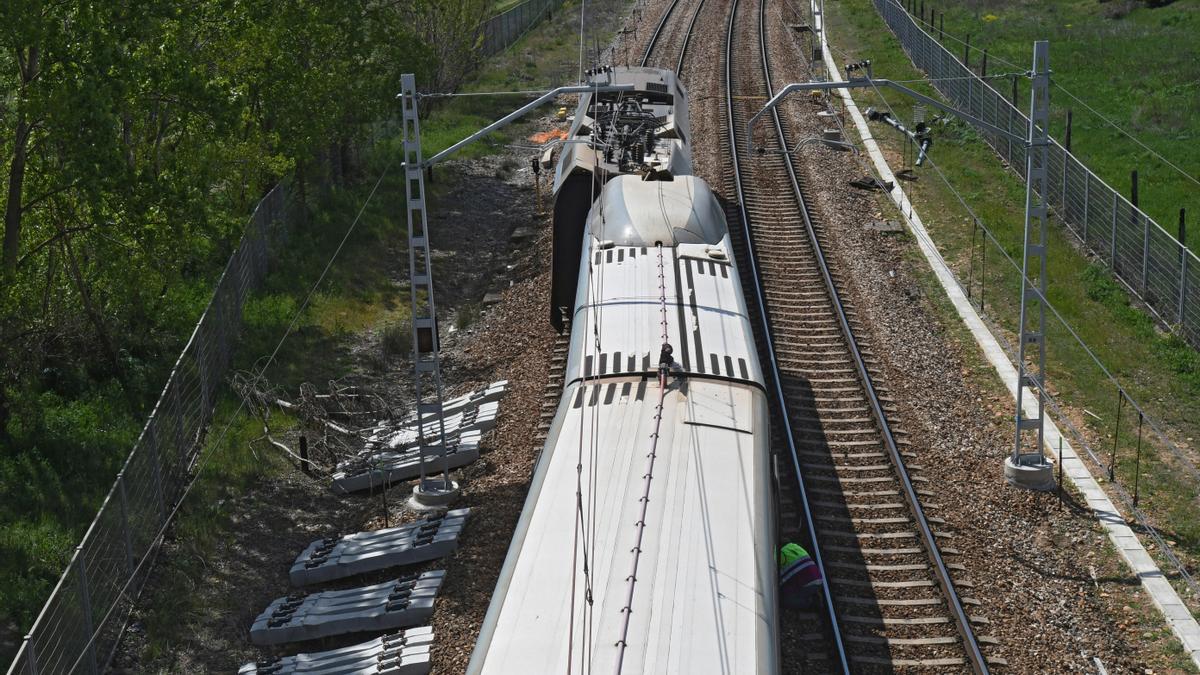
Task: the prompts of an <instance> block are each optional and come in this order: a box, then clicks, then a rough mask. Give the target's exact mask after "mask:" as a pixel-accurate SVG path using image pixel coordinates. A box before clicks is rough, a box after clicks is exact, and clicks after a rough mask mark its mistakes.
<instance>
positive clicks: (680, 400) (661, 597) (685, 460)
mask: <svg viewBox="0 0 1200 675" xmlns="http://www.w3.org/2000/svg"><path fill="white" fill-rule="evenodd" d="M677 382H682V384H672V385H671V388H670V389H669V390H668V393H667V396H666V400H665V403H664V409H663V420H662V427H661V431H660V436H659V441H658V445H657V453H656V454H657V459H656V461H655V466H654V471H653V480H652V481H651V482H650V495H649V499H648V502H647V504H648V507H647V509H648V510H647V513H646V518H645V531H644V536H643V539H642V541H641V557H640V560H639V563H638V572H637V575H636V583H635V585H634V589H633V601H632V603H631V605H630V606H631V607H632V612H631V613H630V614H629V617H630V618H629V630H628V635H627V647H626V650H625V653H624V656H623V660H622V663H623V668H622V669H621V672H625V673H628V674H630V675H633V674H634V673H639V674H650V673H692V674H695V675H706V674H709V673H711V674H713V675H716V674H717V673H764V672H777V670H778V664H777V662H776V658H777V656H776V653H777V652H776V649H775V635H774V616H775V611H774V604H775V583H776V582H775V577H776V570H775V565H774V560H773V554H772V552H771V544H770V542H769V538H770V536H771V534H772V527H773V526H772V523H771V516H770V513H771V511H770V506H769V499H770V494H771V490H770V485H769V480H770V479H769V475H770V474H769V469H768V467H767V466H766V464H767V462H769V456H770V454H769V452H767V450H766V448H765V444H766V443H767V438H766V437H767V436H768V432H767V429H768V423H767V404H766V398H765V396H763V394H762V393H761V392H760V391H759V390H758V389H756V388H753V387H747V386H744V385H739V384H737V383H731V382H721V381H714V380H690V379H689V380H680V381H677ZM681 387H682V388H681ZM658 399H659V394H658V383H657V381H655V380H653V379H649V380H647V379H641V380H637V379H633V378H626V379H625V381H620V380H605V381H601V382H600V383H599V384H587V385H583V384H576V385H573V386H571V387H568V390H567V392H566V396H565V397H564V399H563V402H562V404H561V405H560V408H559V414H558V416H557V417H556V421H555V425H554V427H553V428H552V430H551V436H550V438H551V441H550V442H548V443H547V446H546V449H545V451H544V453H543V456H542V458H541V460H540V461H539V464H538V470H537V473H536V474H535V477H534V480H533V484H532V485H531V486H530V492H529V497H528V501H527V502H526V506H525V510H524V512H523V514H522V518H521V522H520V524H518V527H517V532H516V534H515V536H514V539H513V545H512V546H513V548H512V549H511V550H510V552H509V557H508V560H507V561H506V563H505V569H504V571H503V572H502V573H501V578H500V582H499V584H498V585H497V587H496V592H495V594H494V595H493V600H492V607H491V608H490V609H489V612H488V617H487V618H486V619H485V621H484V626H483V628H482V631H481V635H480V641H479V644H478V646H477V647H476V651H475V654H474V655H473V657H472V662H471V666H470V667H469V668H468V672H469V673H480V674H484V675H509V674H512V675H528V674H529V673H563V672H568V671H569V668H568V665H567V664H568V662H572V663H574V664H579V663H580V662H581V661H582V660H585V659H586V660H588V661H590V663H591V668H589V669H587V670H590V671H594V672H605V673H610V672H615V671H616V668H615V665H616V664H615V661H616V658H617V652H618V649H617V647H616V644H617V642H618V641H619V640H620V638H621V634H622V624H623V621H624V619H625V616H626V614H625V612H624V611H623V608H624V607H625V604H626V598H627V597H628V593H629V581H630V579H629V577H630V576H631V575H630V570H631V564H632V560H633V558H632V556H633V553H632V549H633V548H634V547H635V546H637V543H636V537H637V527H636V523H637V522H638V520H639V515H640V508H641V505H642V502H641V499H640V498H641V496H642V494H643V490H644V485H645V483H646V481H645V474H646V471H647V463H646V462H647V460H646V455H647V452H648V451H649V448H650V438H651V434H652V432H653V431H654V409H655V407H656V405H657V403H658ZM585 432H586V433H585ZM583 438H587V439H591V440H588V441H586V442H584V441H581V439H583ZM581 443H583V445H581ZM593 448H594V449H595V450H596V452H595V455H594V456H591V457H589V456H588V455H587V454H585V455H584V456H583V458H582V460H581V459H580V452H581V449H582V451H583V452H584V453H590V452H591V449H593ZM580 463H582V465H583V469H582V472H581V475H580V476H577V473H576V466H577V464H580ZM577 478H578V481H580V482H581V483H582V485H584V486H587V487H585V490H586V495H587V497H586V498H587V499H588V500H589V501H588V504H590V503H591V502H590V500H591V499H593V498H594V499H595V506H594V509H593V508H591V507H590V506H585V507H584V510H583V511H582V514H581V515H582V516H583V519H584V520H585V522H586V525H585V527H586V528H587V535H586V537H587V541H588V544H587V550H586V555H587V556H588V557H589V558H588V567H589V573H588V574H587V575H584V574H583V572H582V562H581V561H582V557H581V556H582V555H583V554H582V553H581V552H580V548H577V547H576V546H575V544H574V542H575V541H576V539H575V533H576V532H578V531H579V525H578V523H577V521H576V517H577V515H578V514H580V512H579V510H578V509H577V498H576V486H577V485H578V484H580V483H579V482H577ZM580 547H582V545H580ZM585 586H590V595H591V597H592V598H593V601H594V602H593V604H592V605H591V607H590V610H588V611H590V612H591V617H590V620H585V618H584V612H585V607H586V606H587V603H586V602H585V599H584V597H585V596H584V588H585ZM572 605H574V617H573V618H572ZM585 654H587V656H585Z"/></svg>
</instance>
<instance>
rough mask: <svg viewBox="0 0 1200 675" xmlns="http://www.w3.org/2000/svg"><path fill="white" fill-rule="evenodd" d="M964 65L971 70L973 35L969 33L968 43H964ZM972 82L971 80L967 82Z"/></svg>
mask: <svg viewBox="0 0 1200 675" xmlns="http://www.w3.org/2000/svg"><path fill="white" fill-rule="evenodd" d="M963 65H964V66H966V67H967V70H970V69H971V34H970V33H967V41H966V42H965V43H963ZM967 81H968V82H970V80H967Z"/></svg>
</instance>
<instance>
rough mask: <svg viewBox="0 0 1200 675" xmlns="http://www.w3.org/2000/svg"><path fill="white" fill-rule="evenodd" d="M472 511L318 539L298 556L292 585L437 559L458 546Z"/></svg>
mask: <svg viewBox="0 0 1200 675" xmlns="http://www.w3.org/2000/svg"><path fill="white" fill-rule="evenodd" d="M470 511H471V510H470V509H457V510H454V511H449V512H447V513H438V514H435V515H431V516H426V517H425V518H422V519H421V520H418V521H415V522H412V523H407V524H405V525H400V526H397V527H389V528H387V529H383V530H375V531H373V532H356V533H354V534H348V535H345V536H340V537H326V538H324V539H318V540H316V541H314V542H313V543H311V544H309V545H308V548H306V549H304V552H303V553H301V554H300V556H299V557H298V558H296V562H295V563H294V564H293V565H292V569H291V572H290V574H289V578H290V580H291V582H292V585H293V586H307V585H309V584H316V583H321V582H323V581H332V580H334V579H342V578H345V577H349V576H353V575H355V574H362V573H364V572H374V571H376V570H381V569H385V568H388V567H395V566H397V565H413V564H416V563H422V562H427V561H429V560H436V559H438V558H441V557H443V556H445V555H447V554H449V553H451V552H453V551H454V550H455V549H456V548H458V535H459V534H460V533H461V532H462V528H463V525H464V524H465V522H466V520H467V514H468V513H470Z"/></svg>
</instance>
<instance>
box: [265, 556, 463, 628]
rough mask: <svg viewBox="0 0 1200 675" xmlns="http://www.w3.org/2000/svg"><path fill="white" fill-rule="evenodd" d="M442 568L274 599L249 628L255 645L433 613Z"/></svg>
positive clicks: (392, 624)
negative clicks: (386, 580) (348, 587)
mask: <svg viewBox="0 0 1200 675" xmlns="http://www.w3.org/2000/svg"><path fill="white" fill-rule="evenodd" d="M444 575H445V572H444V571H442V570H433V571H430V572H424V573H422V574H419V575H418V574H409V575H405V576H403V577H400V578H399V579H396V580H394V581H388V582H384V583H382V584H374V585H372V586H363V587H361V588H350V589H346V590H341V591H324V592H321V593H313V594H311V595H310V594H304V593H300V594H293V595H288V596H285V597H282V598H277V599H275V600H274V601H273V602H272V603H271V604H270V605H268V606H267V608H266V610H264V611H263V613H262V614H259V615H258V618H257V619H255V620H254V625H253V626H251V627H250V641H251V642H253V643H254V644H256V645H277V644H281V643H284V642H299V641H301V640H314V639H317V638H323V637H329V636H332V635H344V634H347V633H360V632H367V631H384V630H392V629H396V628H407V627H409V626H417V625H420V624H423V623H425V622H427V621H428V620H429V618H430V617H431V616H432V615H433V600H434V597H435V596H436V595H437V592H438V589H439V588H441V585H442V577H443V576H444Z"/></svg>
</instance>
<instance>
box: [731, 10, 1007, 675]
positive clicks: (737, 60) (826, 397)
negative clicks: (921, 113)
mask: <svg viewBox="0 0 1200 675" xmlns="http://www.w3.org/2000/svg"><path fill="white" fill-rule="evenodd" d="M764 20H765V8H764V5H763V3H762V0H759V1H758V2H754V0H742V2H739V1H738V0H734V3H733V7H732V8H731V11H730V16H729V23H728V27H727V35H726V44H725V55H724V57H725V88H726V98H725V102H726V109H727V122H728V126H727V129H726V138H725V139H723V141H724V144H723V150H724V151H725V152H726V153H727V154H726V157H728V166H727V167H726V170H727V172H728V176H727V182H728V184H729V186H731V187H732V190H730V191H729V192H728V193H727V194H734V195H736V198H737V204H736V206H734V207H731V208H730V209H728V210H729V211H730V214H729V215H730V216H731V217H730V226H731V230H734V231H737V230H739V229H740V233H741V235H742V236H741V237H740V239H741V244H742V246H741V248H742V249H743V252H742V256H741V257H742V258H744V260H739V263H741V264H740V268H741V270H742V271H743V275H744V277H746V279H745V284H744V285H745V288H746V290H747V292H753V293H754V295H755V297H754V298H752V302H751V304H752V305H755V304H756V305H757V308H758V310H759V312H760V314H761V316H762V317H767V320H765V321H763V322H762V323H763V326H764V332H765V334H764V335H763V336H762V342H761V345H760V346H761V348H762V351H763V355H764V358H763V363H764V365H765V366H766V370H768V372H770V373H771V374H772V375H773V380H774V382H773V385H774V391H775V394H776V395H777V397H778V400H779V402H780V405H781V407H782V410H783V414H782V415H780V416H779V419H778V421H779V424H778V425H777V429H776V430H777V432H779V433H778V436H777V437H778V438H779V440H780V441H781V443H780V444H779V445H778V446H777V447H778V448H779V449H780V452H781V456H780V461H779V462H777V465H778V466H779V474H780V475H779V478H780V483H781V502H782V503H783V504H782V506H781V521H782V522H781V528H782V532H781V536H782V537H783V538H784V539H792V540H801V541H807V542H808V543H809V544H811V545H812V549H811V551H812V553H813V556H814V559H815V560H816V561H817V562H818V565H819V566H820V567H821V568H822V570H823V573H824V575H825V578H826V580H827V593H826V595H825V598H824V610H825V612H824V614H823V615H821V614H807V615H805V614H800V613H793V612H785V614H784V615H783V619H782V620H781V624H782V625H783V627H784V628H783V630H784V637H783V640H782V642H783V646H784V662H785V663H788V664H792V665H799V664H797V659H803V662H804V665H806V666H807V667H808V668H807V669H811V670H821V671H826V672H829V671H842V672H850V671H855V672H860V671H863V670H876V669H883V670H889V669H896V668H903V669H906V670H908V669H916V670H944V669H946V668H963V669H966V668H970V669H971V670H974V671H975V672H987V663H986V660H985V659H984V657H983V655H982V654H981V653H980V650H979V647H978V644H977V640H976V638H975V635H974V632H973V629H972V626H971V623H972V620H973V618H972V617H969V616H968V615H967V613H966V611H965V610H964V604H971V603H973V601H971V600H969V599H963V598H960V597H959V596H958V594H957V592H956V590H955V587H954V584H953V582H952V580H951V577H950V568H951V567H952V565H948V564H946V563H945V561H944V560H943V558H942V553H941V552H940V551H939V548H938V541H937V538H938V537H943V538H944V537H949V536H950V535H949V533H943V532H936V533H935V532H934V530H933V529H932V524H936V523H939V522H940V521H938V520H937V519H936V518H928V517H926V515H925V513H924V510H923V508H922V506H921V504H920V503H919V501H918V499H917V496H918V492H917V490H916V488H914V482H921V481H922V480H923V479H922V478H921V477H919V476H915V477H914V476H910V475H909V470H910V469H911V470H913V471H917V470H919V469H920V467H919V466H915V465H913V466H910V467H907V468H906V467H905V464H904V461H903V459H902V455H903V454H905V453H902V451H901V449H900V448H901V446H902V445H903V442H902V441H898V440H897V439H896V435H895V434H894V433H893V432H892V430H891V428H890V427H889V424H888V420H887V415H886V408H887V405H886V403H885V401H886V399H885V397H884V395H882V393H881V392H880V391H879V390H878V388H877V387H876V386H875V385H874V384H873V382H872V377H871V372H870V371H871V365H872V358H871V356H870V355H869V354H866V353H864V352H863V350H860V349H859V347H858V346H857V344H856V342H855V339H854V330H855V324H856V321H855V318H854V313H853V310H852V309H850V308H848V307H847V306H846V304H845V303H844V302H843V301H842V299H841V297H840V295H839V293H838V285H839V283H840V281H839V279H838V276H837V273H836V271H834V270H832V269H831V264H830V262H829V261H827V260H826V259H825V256H824V252H823V250H822V247H821V243H820V224H819V223H816V222H814V219H813V218H812V216H811V215H810V213H809V211H808V207H807V199H806V196H805V194H804V190H803V186H802V184H801V182H800V180H799V178H798V176H797V173H796V170H795V167H794V166H793V164H792V160H791V158H790V157H788V156H786V155H783V154H781V153H780V152H778V150H779V149H781V148H787V147H794V141H795V140H796V139H793V138H790V137H789V134H788V130H787V127H786V123H785V121H784V120H782V119H780V117H779V116H778V115H777V114H776V115H775V116H774V117H773V119H771V120H770V121H769V123H767V124H763V125H761V127H760V128H759V129H756V130H755V131H756V132H757V133H758V134H760V135H761V137H760V136H759V135H756V141H758V142H757V143H756V145H761V146H765V147H766V148H767V152H766V153H765V154H762V155H758V156H755V157H753V158H748V157H744V156H743V153H744V149H745V148H746V147H747V146H748V143H747V139H746V128H745V125H746V122H747V121H748V120H749V118H750V116H751V115H753V113H754V112H755V111H756V110H757V109H758V108H760V107H761V106H762V104H763V102H764V101H765V99H766V98H768V97H769V96H770V95H771V93H772V92H773V90H774V83H773V82H772V76H771V64H770V60H769V58H768V50H767V35H766V27H765V24H764ZM738 222H740V225H741V227H740V228H738V227H737V226H736V223H738ZM798 477H800V478H798ZM801 478H802V479H801ZM924 496H931V495H924ZM789 502H790V503H791V507H790V512H789ZM951 551H952V549H946V552H947V553H950V552H951ZM821 642H824V643H825V644H827V645H828V646H829V649H828V650H823V649H821V648H820V647H818V646H817V645H818V644H820V643H821Z"/></svg>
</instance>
